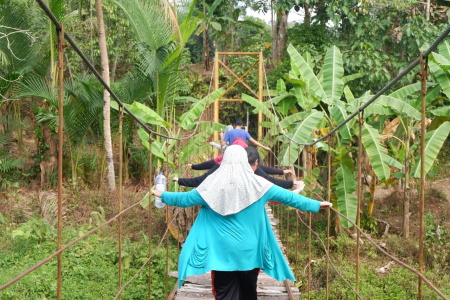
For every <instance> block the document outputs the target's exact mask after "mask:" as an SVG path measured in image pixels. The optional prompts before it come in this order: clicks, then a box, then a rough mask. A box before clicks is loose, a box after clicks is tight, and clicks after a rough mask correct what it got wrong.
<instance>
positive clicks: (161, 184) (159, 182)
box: [155, 172, 167, 208]
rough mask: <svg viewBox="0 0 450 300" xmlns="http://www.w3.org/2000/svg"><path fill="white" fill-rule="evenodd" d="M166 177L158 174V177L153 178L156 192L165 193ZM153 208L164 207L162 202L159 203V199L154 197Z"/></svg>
mask: <svg viewBox="0 0 450 300" xmlns="http://www.w3.org/2000/svg"><path fill="white" fill-rule="evenodd" d="M166 182H167V180H166V176H164V174H163V172H159V174H158V176H156V178H155V188H156V190H158V191H162V192H163V191H165V190H166ZM155 206H156V207H157V208H163V207H164V206H166V204H165V203H164V202H162V201H161V198H160V197H156V196H155Z"/></svg>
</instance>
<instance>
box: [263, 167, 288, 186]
mask: <svg viewBox="0 0 450 300" xmlns="http://www.w3.org/2000/svg"><path fill="white" fill-rule="evenodd" d="M255 174H256V175H259V176H261V177H263V178H265V179H267V180H269V181H270V182H272V183H273V184H275V185H278V186H279V187H282V188H285V189H291V188H292V187H293V186H294V182H293V181H292V180H284V179H278V178H273V177H270V176H269V175H267V173H266V172H264V171H263V170H261V168H260V167H258V168H257V169H256V171H255Z"/></svg>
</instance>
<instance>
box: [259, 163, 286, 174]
mask: <svg viewBox="0 0 450 300" xmlns="http://www.w3.org/2000/svg"><path fill="white" fill-rule="evenodd" d="M259 167H260V168H261V170H263V171H264V172H266V173H267V174H276V175H283V174H284V172H283V170H281V169H278V168H272V167H269V166H266V165H259Z"/></svg>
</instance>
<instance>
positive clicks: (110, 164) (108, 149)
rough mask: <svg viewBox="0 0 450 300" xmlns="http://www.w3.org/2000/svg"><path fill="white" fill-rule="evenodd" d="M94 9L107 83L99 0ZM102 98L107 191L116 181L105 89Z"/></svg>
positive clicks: (107, 73) (101, 10)
mask: <svg viewBox="0 0 450 300" xmlns="http://www.w3.org/2000/svg"><path fill="white" fill-rule="evenodd" d="M95 9H96V11H97V22H98V42H99V45H100V58H101V67H102V77H103V80H104V81H105V82H106V84H107V85H109V84H110V80H109V61H108V49H107V47H106V34H105V23H104V21H103V9H102V1H101V0H95ZM103 100H104V105H103V135H104V143H105V154H106V167H107V169H108V172H107V174H106V186H107V189H108V190H109V191H114V190H115V189H116V182H115V179H114V177H115V176H114V160H113V152H112V142H111V120H110V119H111V98H110V95H109V93H108V91H107V90H106V89H105V90H104V91H103Z"/></svg>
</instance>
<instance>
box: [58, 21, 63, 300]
mask: <svg viewBox="0 0 450 300" xmlns="http://www.w3.org/2000/svg"><path fill="white" fill-rule="evenodd" d="M64 47H65V46H64V26H63V25H62V24H61V31H60V34H59V43H58V83H59V91H58V113H59V114H58V116H59V123H58V250H60V249H61V248H62V189H63V187H62V180H63V176H62V172H63V143H64V104H63V103H64V102H63V100H64V99H63V98H64ZM57 260H58V263H57V264H58V280H57V281H58V282H57V291H56V294H57V298H58V300H59V299H62V253H60V254H58V258H57Z"/></svg>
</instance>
